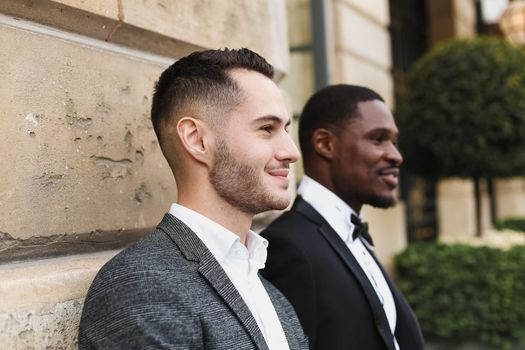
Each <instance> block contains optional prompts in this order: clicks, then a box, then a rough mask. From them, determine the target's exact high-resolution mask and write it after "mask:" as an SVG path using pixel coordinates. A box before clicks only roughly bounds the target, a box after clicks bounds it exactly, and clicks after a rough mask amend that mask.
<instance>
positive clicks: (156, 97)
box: [151, 48, 274, 147]
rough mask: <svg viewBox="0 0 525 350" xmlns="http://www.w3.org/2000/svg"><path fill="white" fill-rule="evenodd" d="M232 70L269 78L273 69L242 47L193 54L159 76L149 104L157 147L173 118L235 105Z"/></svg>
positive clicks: (238, 93) (216, 111) (236, 93)
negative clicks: (249, 72) (254, 72)
mask: <svg viewBox="0 0 525 350" xmlns="http://www.w3.org/2000/svg"><path fill="white" fill-rule="evenodd" d="M235 68H243V69H248V70H252V71H256V72H259V73H261V74H263V75H265V76H267V77H268V78H270V79H273V74H274V70H273V67H272V66H271V65H270V64H269V63H268V62H267V61H266V60H265V59H264V58H263V57H262V56H260V55H258V54H257V53H255V52H253V51H251V50H249V49H246V48H242V49H237V50H231V49H227V48H225V49H222V50H206V51H198V52H194V53H192V54H190V55H188V56H186V57H183V58H181V59H180V60H178V61H176V62H175V63H173V64H172V65H171V66H170V67H169V68H167V69H166V70H165V71H164V72H163V73H162V74H161V76H160V78H159V80H158V82H157V83H156V85H155V92H154V94H153V101H152V105H151V121H152V123H153V128H154V129H155V133H156V134H157V138H158V139H159V143H160V145H161V147H162V130H163V127H164V126H165V125H166V124H167V123H169V122H170V121H171V120H172V118H173V117H175V118H177V117H180V113H188V112H190V111H192V110H193V111H194V110H195V109H198V110H202V109H206V108H207V109H208V110H209V111H210V112H212V111H213V114H217V115H221V112H222V113H224V112H225V111H227V110H229V109H231V108H233V107H235V105H237V103H239V101H240V97H241V91H240V89H239V87H238V86H237V84H236V83H235V81H234V80H233V79H232V78H231V77H230V76H228V74H227V72H228V70H231V69H235ZM212 122H213V121H212Z"/></svg>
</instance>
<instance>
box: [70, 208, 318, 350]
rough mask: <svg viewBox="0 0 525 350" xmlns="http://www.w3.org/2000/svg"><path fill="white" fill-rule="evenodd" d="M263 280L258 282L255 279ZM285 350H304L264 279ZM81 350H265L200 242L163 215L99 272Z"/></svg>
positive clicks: (292, 320) (289, 315)
mask: <svg viewBox="0 0 525 350" xmlns="http://www.w3.org/2000/svg"><path fill="white" fill-rule="evenodd" d="M261 279H262V278H261ZM262 281H263V284H264V286H265V288H266V290H267V291H268V294H269V296H270V298H271V300H272V302H273V305H274V306H275V310H276V312H277V315H278V317H279V319H280V321H281V324H282V327H283V329H284V333H285V335H286V338H287V340H288V344H289V346H290V349H291V350H295V349H304V350H306V349H308V342H307V339H306V337H305V335H304V333H303V331H302V329H301V326H300V324H299V320H298V319H297V316H296V314H295V311H294V310H293V308H292V306H291V305H290V303H289V302H288V301H287V300H286V298H285V297H284V296H283V295H282V294H281V293H280V292H279V291H278V290H277V289H276V288H275V287H273V285H271V284H270V283H269V282H267V281H266V280H264V279H262ZM79 348H80V349H228V350H237V349H268V346H267V344H266V343H265V341H264V337H263V335H262V333H261V331H260V329H259V327H258V326H257V323H256V321H255V319H254V318H253V316H252V314H251V312H250V311H249V309H248V307H247V306H246V304H245V303H244V301H243V299H242V298H241V296H240V294H239V292H238V291H237V290H236V289H235V287H234V285H233V284H232V282H231V281H230V279H229V278H228V277H227V275H226V273H225V272H224V270H223V269H222V268H221V266H220V265H219V263H218V262H217V260H216V259H215V258H214V257H213V255H212V254H211V252H210V251H209V250H208V249H207V248H206V246H205V245H204V244H203V243H202V241H201V240H200V239H199V238H198V237H197V236H196V235H195V233H194V232H193V231H191V230H190V229H189V228H188V227H187V226H186V225H185V224H184V223H182V222H181V221H180V220H178V219H177V218H175V217H173V216H172V215H170V214H166V215H165V216H164V219H163V220H162V221H161V223H160V224H159V225H158V226H157V228H156V230H154V231H153V232H152V233H151V234H149V235H148V236H146V237H145V238H144V239H142V240H141V241H139V242H137V243H135V244H134V245H132V246H131V247H129V248H127V249H125V250H124V251H122V252H121V253H119V254H118V255H116V256H115V257H114V258H113V259H111V260H110V261H109V262H108V263H107V264H106V265H104V266H103V267H102V269H101V270H100V271H99V273H98V274H97V276H96V277H95V280H94V281H93V284H92V285H91V287H90V289H89V292H88V294H87V297H86V300H85V303H84V309H83V311H82V317H81V320H80V329H79Z"/></svg>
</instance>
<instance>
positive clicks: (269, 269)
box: [262, 229, 318, 348]
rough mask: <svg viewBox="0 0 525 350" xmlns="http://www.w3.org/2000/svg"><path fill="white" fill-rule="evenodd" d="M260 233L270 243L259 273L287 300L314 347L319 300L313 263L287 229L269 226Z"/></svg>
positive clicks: (311, 345)
mask: <svg viewBox="0 0 525 350" xmlns="http://www.w3.org/2000/svg"><path fill="white" fill-rule="evenodd" d="M262 235H263V236H264V237H265V238H266V239H268V241H269V242H270V243H269V245H268V258H267V261H266V267H265V268H264V270H263V271H262V275H263V276H264V277H265V278H266V279H268V280H269V281H270V282H272V283H273V284H274V285H275V286H276V287H277V289H279V290H280V291H281V292H282V293H283V294H284V295H285V296H286V298H287V299H288V300H289V301H290V303H291V304H292V306H293V307H294V309H295V311H296V312H297V316H298V317H299V321H300V322H301V325H302V327H303V330H304V332H305V333H306V335H307V336H308V341H309V344H310V348H314V347H315V341H316V334H317V308H318V303H317V297H316V287H315V282H314V281H315V276H314V271H313V269H312V266H311V264H310V262H309V261H308V259H307V256H306V254H304V253H303V252H302V251H301V250H300V248H299V247H297V245H296V244H292V242H291V240H292V239H293V238H291V237H289V235H287V234H286V232H279V231H277V230H272V229H268V230H266V231H264V232H263V233H262Z"/></svg>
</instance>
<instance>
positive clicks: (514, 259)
mask: <svg viewBox="0 0 525 350" xmlns="http://www.w3.org/2000/svg"><path fill="white" fill-rule="evenodd" d="M395 262H396V268H397V271H398V274H399V275H398V276H399V283H398V285H399V288H400V289H401V290H402V292H403V293H404V295H405V296H406V298H407V300H408V302H409V303H410V305H412V307H413V309H414V312H415V313H416V315H417V317H418V319H419V322H420V324H421V327H422V330H423V333H424V335H425V337H426V338H427V339H431V340H432V339H434V340H445V341H454V342H457V341H466V340H474V341H479V342H482V343H485V344H487V345H493V346H497V347H498V348H501V349H509V348H510V347H511V346H512V345H513V344H514V343H516V342H518V341H520V340H523V339H525V246H515V247H513V248H511V249H509V250H500V249H495V248H489V247H472V246H467V245H461V244H450V245H445V244H414V245H411V246H409V247H408V248H407V250H405V251H404V252H403V253H401V254H399V255H398V256H396V259H395Z"/></svg>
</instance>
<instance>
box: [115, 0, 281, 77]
mask: <svg viewBox="0 0 525 350" xmlns="http://www.w3.org/2000/svg"><path fill="white" fill-rule="evenodd" d="M122 8H123V15H122V16H123V19H124V20H123V21H124V23H126V24H128V25H131V26H134V27H137V28H141V29H143V30H145V31H152V32H155V33H158V34H161V35H163V36H165V37H168V38H173V39H177V40H181V41H184V42H187V43H189V44H192V45H195V46H197V47H207V48H219V47H225V46H226V47H230V48H238V47H248V48H251V49H253V50H255V51H257V52H258V53H259V54H261V55H262V56H264V57H265V58H267V59H268V60H269V61H270V62H271V63H272V64H273V65H274V66H275V67H276V68H277V70H279V71H280V72H281V73H283V72H286V71H288V41H287V40H286V38H287V36H286V33H287V26H286V23H287V22H286V7H285V2H284V1H250V0H234V1H216V0H201V1H171V0H160V1H158V0H144V1H140V2H138V1H129V0H123V1H122ZM197 18H198V19H199V20H196V19H197ZM116 35H118V31H117V32H116Z"/></svg>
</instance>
